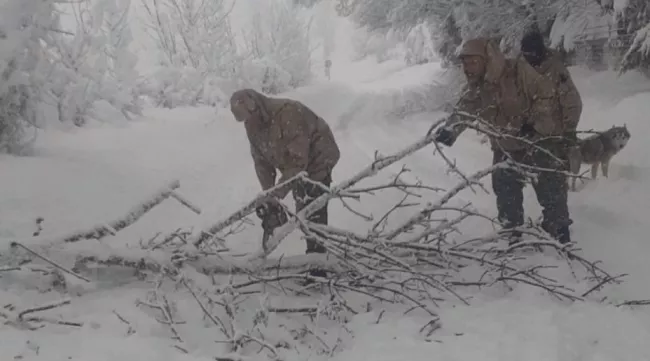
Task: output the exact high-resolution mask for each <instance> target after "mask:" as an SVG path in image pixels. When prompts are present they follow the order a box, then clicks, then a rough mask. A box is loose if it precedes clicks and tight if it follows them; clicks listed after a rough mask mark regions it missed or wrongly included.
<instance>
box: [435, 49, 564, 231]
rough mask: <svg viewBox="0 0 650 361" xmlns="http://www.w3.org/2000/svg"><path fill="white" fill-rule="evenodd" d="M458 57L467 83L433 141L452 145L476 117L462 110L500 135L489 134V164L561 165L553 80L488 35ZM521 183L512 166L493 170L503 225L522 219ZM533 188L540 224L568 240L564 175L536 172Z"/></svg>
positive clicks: (559, 123)
mask: <svg viewBox="0 0 650 361" xmlns="http://www.w3.org/2000/svg"><path fill="white" fill-rule="evenodd" d="M459 57H460V59H461V62H462V66H463V70H464V72H465V75H466V78H467V85H466V87H465V91H464V93H463V95H462V96H461V98H460V99H459V101H458V103H457V105H456V109H455V112H454V113H452V114H451V116H450V118H449V119H448V121H447V122H446V124H445V125H444V126H442V127H440V128H438V129H437V131H436V141H437V142H439V143H442V144H445V145H447V146H452V145H453V143H454V142H455V141H456V139H457V137H458V136H459V135H460V134H461V133H462V132H463V131H464V130H465V129H466V128H467V124H468V122H470V121H472V120H473V119H475V118H473V117H467V116H463V115H462V113H460V114H459V112H464V113H468V114H470V115H472V116H475V117H479V118H480V119H483V120H484V121H486V122H488V123H489V124H490V125H491V126H492V127H493V128H494V129H495V130H496V131H498V133H500V134H501V135H500V136H490V144H491V148H492V151H493V162H494V163H498V162H501V161H503V160H506V159H511V160H513V161H516V162H519V163H522V164H527V165H530V166H535V167H537V168H545V169H553V170H559V169H564V162H563V159H564V157H563V156H562V154H561V153H562V151H563V147H561V146H559V145H558V144H557V143H558V141H557V139H556V138H553V137H557V136H561V135H562V134H563V131H564V125H563V122H562V121H561V120H560V119H559V118H557V117H555V115H554V112H555V106H554V89H553V85H552V84H551V83H550V82H549V81H548V80H547V79H545V78H544V77H543V76H541V75H540V74H538V73H537V72H536V71H535V69H533V68H532V67H531V66H530V65H529V64H528V63H527V62H526V61H524V60H523V59H506V58H505V56H504V54H503V53H502V52H501V51H500V50H499V47H498V45H497V44H496V43H495V42H494V41H493V40H492V39H489V38H476V39H472V40H468V41H466V42H465V43H464V44H463V46H462V48H461V51H460V54H459ZM531 142H532V143H534V144H531ZM549 153H550V154H549ZM524 185H525V183H524V177H523V176H522V175H521V174H520V173H519V172H518V171H516V170H514V169H498V170H496V171H495V172H494V173H493V174H492V187H493V190H494V193H495V195H496V201H497V210H498V217H499V221H500V222H501V223H502V224H503V225H504V228H513V227H518V226H521V225H523V223H524V208H523V188H524ZM533 187H534V188H535V193H536V194H537V200H538V201H539V203H540V205H541V206H542V209H543V211H542V213H543V218H544V219H543V222H542V227H543V228H544V229H545V230H546V231H547V232H548V233H549V234H551V235H552V236H553V237H555V238H557V239H558V241H560V242H561V243H567V242H570V234H569V210H568V207H567V199H566V198H567V192H566V187H567V185H566V182H565V178H564V175H563V174H562V173H558V172H555V171H539V172H538V174H537V181H536V182H533ZM520 236H521V233H520V232H516V231H513V232H512V239H511V240H512V241H513V242H516V241H518V240H519V239H520Z"/></svg>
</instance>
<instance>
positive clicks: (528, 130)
mask: <svg viewBox="0 0 650 361" xmlns="http://www.w3.org/2000/svg"><path fill="white" fill-rule="evenodd" d="M535 134H537V131H536V130H535V127H533V125H532V124H528V123H524V125H522V126H521V129H519V134H517V136H518V137H521V138H532V137H534V136H535Z"/></svg>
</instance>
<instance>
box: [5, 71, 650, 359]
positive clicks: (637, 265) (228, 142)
mask: <svg viewBox="0 0 650 361" xmlns="http://www.w3.org/2000/svg"><path fill="white" fill-rule="evenodd" d="M422 72H427V74H430V72H435V69H431V68H429V69H422V68H420V69H415V70H413V69H410V70H407V71H405V72H402V73H396V74H392V77H393V78H394V79H402V80H403V79H405V78H410V79H422V78H425V76H423V75H422V74H423V73H422ZM418 74H419V75H420V76H418ZM385 75H386V74H385V73H382V76H377V78H378V79H379V80H377V82H373V80H372V79H373V77H371V76H369V75H366V78H365V80H364V81H363V82H362V83H361V84H362V85H359V86H354V84H352V82H343V81H336V82H332V83H325V84H316V85H314V86H312V87H309V88H307V89H301V90H300V91H297V92H295V94H293V96H295V97H296V98H298V99H300V100H303V101H304V102H305V103H307V104H308V105H310V106H312V107H313V108H314V109H315V110H316V111H317V112H319V113H320V114H322V115H323V116H324V117H325V118H327V119H328V120H329V121H330V123H331V124H332V126H333V128H334V129H335V130H336V133H337V137H338V139H339V140H340V143H341V144H340V145H341V148H342V153H343V156H344V158H343V159H342V161H341V163H340V165H339V166H338V167H337V169H336V171H335V174H334V177H335V178H336V179H335V181H340V180H342V179H344V178H345V177H346V176H347V175H350V174H352V173H354V172H355V171H356V170H357V169H358V168H360V167H361V166H365V165H366V164H367V163H368V162H369V161H371V160H372V157H373V154H374V152H375V151H376V150H378V151H380V152H382V153H388V152H392V151H395V150H397V149H399V148H401V147H403V146H404V145H406V144H408V143H410V142H412V141H414V140H415V139H417V138H418V137H419V136H421V134H423V132H424V131H425V130H426V129H427V128H428V126H429V124H430V123H431V122H432V121H434V120H436V119H437V118H438V117H439V116H440V114H422V115H418V116H414V117H411V118H408V119H404V120H403V121H401V122H394V121H390V122H389V121H385V120H383V119H382V118H381V117H380V116H379V115H377V114H373V113H372V111H370V112H368V109H365V110H361V111H359V112H357V113H355V112H350V107H352V106H353V105H354V101H355V99H357V98H358V97H360V96H362V95H363V94H365V93H366V92H367V91H368V90H369V89H379V88H382V89H390V83H389V82H388V81H387V80H386V79H387V77H386V76H385ZM589 79H591V80H590V81H596V80H598V79H597V77H594V78H593V79H592V78H589ZM606 81H607V82H611V80H606ZM580 84H585V82H583V83H580ZM592 85H593V84H590V86H592ZM400 86H401V85H400V84H398V85H395V88H399V87H400ZM586 93H587V98H586V110H585V116H584V118H583V123H582V127H583V128H590V127H592V126H593V127H594V128H596V129H598V128H603V127H609V126H611V124H612V122H613V121H616V122H625V123H627V125H628V127H630V129H631V130H632V133H633V138H632V141H631V142H630V144H629V147H628V148H627V149H625V150H624V151H623V152H622V153H621V154H620V155H619V156H617V157H616V158H614V160H613V164H612V166H611V176H610V178H609V179H602V178H601V179H598V180H596V181H595V182H589V183H588V184H587V185H586V186H585V187H584V189H582V190H581V191H580V192H577V193H574V194H571V200H570V207H571V211H572V216H573V218H574V220H575V225H574V228H573V229H574V237H575V239H576V241H577V242H578V243H579V244H580V245H581V246H582V247H583V248H584V251H585V253H586V254H587V255H588V256H589V257H590V258H592V259H602V260H603V262H604V264H605V266H606V267H607V268H608V269H610V270H612V271H613V272H614V273H629V274H630V276H629V280H628V282H626V283H625V284H623V285H621V286H619V287H617V288H612V289H610V291H609V292H607V294H608V295H609V296H610V298H612V299H620V300H623V299H643V298H650V291H648V289H647V280H646V277H647V275H648V274H650V262H647V257H648V256H650V242H648V241H647V239H648V238H647V235H648V234H650V223H649V222H647V209H648V204H650V202H649V201H650V199H649V198H650V160H649V159H648V157H647V153H646V147H645V143H644V142H643V140H642V135H643V134H647V132H649V131H650V124H648V122H647V121H646V119H645V116H644V115H645V114H648V113H650V102H649V101H648V100H650V95H648V94H638V95H635V96H631V97H629V98H626V99H625V100H623V101H622V102H620V103H618V104H615V105H611V104H606V103H603V100H602V99H601V97H602V95H600V94H589V92H586ZM343 114H346V116H347V117H352V118H353V119H354V120H353V121H351V122H349V123H348V124H347V126H346V127H340V126H339V122H340V121H341V117H342V115H343ZM431 151H432V149H427V150H424V151H422V152H420V153H418V154H416V155H414V156H413V157H410V158H408V159H407V160H406V162H405V163H406V164H407V166H408V167H409V168H410V169H411V170H412V176H413V177H419V178H421V179H423V180H425V182H427V183H428V184H432V185H437V186H443V187H444V186H449V185H451V184H453V183H454V182H455V178H454V176H453V175H450V174H447V173H446V170H445V168H444V164H443V162H442V160H441V159H440V158H439V157H434V156H433V155H432V154H431ZM447 153H448V155H449V156H451V157H452V158H456V159H457V160H458V162H459V164H460V166H461V168H462V169H463V170H464V171H467V172H471V171H473V170H476V169H479V168H482V167H484V166H486V165H487V164H488V163H489V162H490V158H491V156H490V153H489V151H487V146H486V145H481V144H479V143H478V142H477V137H476V136H475V135H474V134H473V133H472V132H467V133H466V134H465V135H464V136H463V138H461V139H460V140H459V142H458V143H457V145H456V146H455V147H454V148H453V149H450V150H448V152H447ZM0 173H1V174H3V183H4V184H5V186H3V187H0V202H1V203H0V249H5V247H6V246H7V244H8V243H9V242H10V241H13V240H16V239H19V240H24V241H25V242H26V243H29V242H34V243H37V242H41V241H42V240H43V239H49V238H51V237H54V236H56V235H60V234H64V233H68V232H70V231H73V230H76V229H78V228H85V227H89V226H92V225H94V224H96V223H99V222H103V221H106V220H109V219H112V218H114V217H116V216H119V215H121V214H122V213H123V212H124V211H125V210H127V209H129V208H130V207H131V206H132V205H133V204H134V203H136V202H137V201H139V200H140V199H143V198H144V197H146V196H147V195H148V194H149V193H152V192H154V191H155V190H156V189H157V188H159V187H161V186H164V185H165V184H166V183H168V182H169V181H170V180H172V179H179V180H180V181H181V189H180V193H181V194H183V195H184V196H186V197H187V198H188V199H190V200H191V201H193V202H194V203H196V204H198V205H199V206H201V207H202V208H203V211H204V213H203V214H202V215H201V216H196V215H195V214H193V213H191V212H189V211H188V210H187V209H185V208H183V207H181V206H179V205H178V204H176V203H174V202H166V203H165V204H164V205H163V206H161V207H160V208H157V209H156V210H154V211H152V212H151V213H150V214H149V215H147V216H146V217H144V218H143V220H142V221H140V222H138V223H137V224H136V225H134V226H133V227H131V228H128V229H127V230H125V231H123V232H121V233H120V237H119V238H108V239H107V240H106V242H111V244H115V245H117V246H120V245H123V246H126V245H131V246H134V245H137V242H138V239H140V238H148V237H150V236H151V235H152V233H153V232H154V231H171V230H173V229H176V228H178V227H190V226H197V225H203V224H206V223H210V222H211V221H214V219H216V218H218V217H221V216H223V215H225V214H227V213H228V212H230V211H231V210H233V209H235V208H236V207H237V206H239V205H241V204H242V203H243V202H245V200H246V199H249V198H250V197H252V196H253V195H254V194H255V193H256V192H257V191H258V186H257V182H256V179H255V176H254V172H253V168H252V165H251V161H250V158H249V154H248V146H247V143H246V138H245V134H244V131H243V128H242V127H241V124H237V123H236V122H234V120H233V119H232V117H231V115H230V114H229V113H228V111H227V110H225V111H222V112H220V113H216V112H215V110H214V109H210V108H202V109H175V110H172V111H165V110H150V111H149V112H148V113H147V117H146V119H143V120H142V121H140V122H136V123H133V124H129V125H127V126H124V127H109V126H107V127H101V128H95V129H82V130H78V131H76V132H75V133H73V134H64V133H57V132H51V133H47V134H43V135H42V136H41V137H40V138H39V141H38V147H37V150H36V154H35V155H34V156H30V157H12V156H2V157H0ZM487 185H488V186H489V183H488V184H487ZM467 196H468V197H469V196H470V194H468V195H467ZM471 196H472V197H473V198H472V200H473V201H474V203H475V205H477V206H478V207H480V208H482V209H483V210H485V211H486V212H491V213H492V214H493V212H494V209H493V199H492V196H491V195H483V194H478V195H476V196H473V195H471ZM336 207H340V205H338V204H334V205H333V208H334V210H335V211H333V212H332V214H333V217H332V223H336V224H339V225H341V226H343V227H350V228H352V227H354V226H355V225H357V223H358V220H356V219H351V218H350V217H349V216H347V214H346V213H344V212H336ZM365 207H366V208H367V209H372V208H373V207H374V203H372V202H370V203H369V204H366V206H365ZM526 207H527V210H528V211H529V215H531V216H537V214H538V212H539V209H538V207H537V204H536V202H535V198H534V195H533V194H532V190H530V189H527V204H526ZM39 216H40V217H44V219H45V222H44V231H43V234H42V236H41V237H39V238H33V237H31V234H32V232H33V231H34V228H35V224H34V220H35V219H36V217H39ZM357 226H358V225H357ZM258 237H259V234H258V231H256V230H253V231H250V232H244V233H242V234H239V235H237V236H236V237H234V238H233V240H232V242H233V243H234V244H237V245H238V247H241V248H242V249H250V248H254V247H257V246H258ZM117 242H120V243H119V244H117ZM303 247H304V246H303V245H302V244H301V242H299V241H298V240H297V236H296V235H292V237H290V239H289V240H287V241H286V242H285V243H284V244H283V246H282V247H281V249H280V251H281V252H286V253H301V252H302V250H303ZM130 287H138V286H137V285H132V286H130ZM1 294H2V295H3V296H2V297H6V299H7V300H9V301H11V300H12V299H14V298H16V299H17V298H18V297H21V298H22V299H25V298H24V297H26V294H23V295H18V294H16V295H12V294H10V293H7V292H3V293H1ZM132 300H133V295H132V294H131V293H130V289H129V288H122V289H120V290H119V291H110V293H109V294H107V293H105V292H98V293H94V294H91V295H89V296H85V302H84V303H83V304H84V305H85V306H83V307H82V308H81V309H77V310H76V311H75V312H77V313H79V314H84V318H85V319H87V320H91V321H94V322H96V323H97V324H101V325H102V327H103V328H102V329H101V330H98V331H97V330H95V331H93V332H90V333H84V336H83V337H84V338H83V340H87V342H88V343H89V344H92V343H93V342H94V343H98V342H106V343H105V344H104V343H102V345H104V346H102V347H103V352H104V354H105V356H103V357H104V358H97V360H100V359H101V360H117V359H120V360H132V359H133V360H135V359H158V358H161V357H162V358H161V359H168V360H172V359H173V360H183V359H185V360H190V358H183V357H182V356H178V358H172V357H175V356H170V355H169V354H165V353H164V351H160V350H161V349H163V348H162V347H159V346H158V345H162V343H161V341H160V339H159V336H160V335H159V331H156V329H159V328H156V327H158V326H156V325H154V322H155V321H152V319H151V318H148V317H146V315H144V314H138V313H137V312H135V311H134V310H133V309H132V308H129V307H127V306H126V305H128V302H132ZM522 300H524V301H526V302H521V301H522ZM113 308H116V309H119V311H120V313H127V315H128V316H129V317H130V318H131V319H132V320H136V321H134V322H136V323H138V326H139V327H140V330H144V331H140V332H139V334H138V335H139V336H138V338H135V339H132V340H131V341H123V340H122V336H121V331H120V332H117V331H113V329H112V327H115V329H118V328H120V327H121V326H120V322H119V321H118V320H116V319H115V318H114V315H112V314H111V310H112V309H113ZM129 312H130V313H129ZM446 312H447V313H445V317H446V318H445V325H446V327H445V329H444V330H443V331H441V333H440V341H441V342H442V343H425V342H420V341H417V337H416V336H415V335H414V332H415V331H414V329H415V328H416V327H415V326H414V325H413V324H411V322H412V320H411V319H409V318H403V319H399V318H393V319H390V318H389V319H387V320H386V321H385V322H383V323H382V324H379V325H374V326H368V323H370V321H369V320H366V319H364V318H363V317H361V318H359V319H357V320H355V322H354V323H353V325H352V326H353V327H354V328H358V329H359V331H360V332H359V333H358V337H357V339H356V340H355V344H354V345H355V347H354V348H352V349H350V350H348V351H345V352H343V353H342V354H341V355H340V356H339V358H338V359H340V360H344V361H347V360H363V359H373V360H374V361H378V360H396V359H398V358H401V357H402V356H403V352H404V350H405V349H411V350H413V351H412V353H413V356H412V357H410V359H411V360H430V359H431V358H430V357H431V356H430V355H431V354H437V355H440V358H438V359H439V360H466V359H475V358H476V356H475V354H474V353H475V352H477V350H480V351H478V352H480V353H479V354H480V355H481V359H483V360H499V361H510V360H530V361H536V360H573V359H577V358H575V357H578V356H574V355H580V356H579V357H582V358H581V359H585V360H586V359H589V360H610V359H616V358H617V357H619V359H620V355H621V353H620V352H621V350H627V351H626V352H628V356H629V357H631V358H630V359H644V358H647V357H650V356H649V355H648V352H650V351H648V348H647V347H646V346H645V343H644V342H643V341H642V340H643V339H644V337H650V327H647V320H648V319H644V318H643V317H638V316H636V315H635V314H632V313H629V312H623V311H622V310H617V309H612V308H604V307H601V306H597V305H582V306H572V307H560V306H558V305H555V304H552V303H551V302H543V301H541V300H539V299H537V298H533V297H530V296H529V295H526V294H520V295H513V297H512V298H509V299H503V300H496V301H495V300H488V299H486V302H485V303H480V302H477V304H476V305H475V306H473V307H471V308H469V309H468V308H463V309H458V310H453V309H452V310H448V311H446ZM125 316H126V315H125ZM368 317H370V316H368ZM470 320H471V322H470ZM644 320H645V321H644ZM122 326H123V325H122ZM362 328H363V330H362ZM608 328H610V329H611V328H614V329H617V330H624V329H628V330H629V331H630V334H623V333H619V334H612V333H610V332H609V331H606V330H607V329H608ZM461 333H462V334H463V335H464V337H459V336H458V335H457V334H461ZM522 333H524V334H526V335H527V336H528V338H527V339H528V341H525V340H523V339H522V338H521V334H522ZM4 334H5V332H0V335H4ZM6 334H7V336H6V338H5V337H4V336H2V337H0V340H2V339H3V338H4V339H5V341H0V349H3V350H4V349H5V348H6V349H7V350H10V351H12V352H14V353H8V354H11V355H14V354H17V353H20V352H26V351H24V350H23V349H24V348H25V346H24V342H25V340H29V339H30V337H28V336H26V335H25V334H18V333H15V332H12V331H10V330H7V332H6ZM64 335H65V334H62V335H58V336H56V337H54V338H51V339H48V340H46V341H44V343H41V344H40V346H41V347H47V346H48V345H52V346H53V345H55V344H59V343H60V344H63V345H67V346H65V347H68V348H73V347H74V345H75V340H76V339H75V338H70V337H65V336H64ZM495 335H497V336H495ZM567 335H570V336H567ZM496 337H498V339H497V338H496ZM566 337H570V340H569V341H567V339H566ZM101 340H103V341H101ZM133 340H136V341H137V343H142V344H145V345H148V346H147V349H146V350H138V347H139V346H137V345H136V341H133ZM112 342H115V344H114V345H118V344H119V345H120V347H119V351H118V350H113V351H111V347H110V346H108V345H109V344H111V343H112ZM129 342H130V343H129ZM468 342H469V344H470V345H471V347H469V348H468V346H467V345H468ZM378 345H382V346H381V347H379V346H378ZM595 345H597V346H595ZM65 347H64V349H63V350H62V351H61V353H60V355H61V356H60V357H61V359H64V358H65V357H64V355H77V357H79V358H78V359H84V360H88V359H87V358H84V357H87V355H90V354H95V352H93V349H94V348H93V347H89V348H86V349H78V350H76V351H71V349H67V350H66V349H65ZM644 347H645V348H644ZM8 352H9V351H8ZM595 352H599V354H598V355H596V354H595ZM608 352H609V354H608ZM136 354H137V355H138V356H137V357H136V356H135V355H136ZM163 355H164V357H163ZM598 357H601V358H598ZM25 360H28V358H25ZM53 360H54V359H53ZM56 360H58V358H57V359H56ZM192 360H195V358H192ZM89 361H90V360H89ZM92 361H94V359H93V360H92Z"/></svg>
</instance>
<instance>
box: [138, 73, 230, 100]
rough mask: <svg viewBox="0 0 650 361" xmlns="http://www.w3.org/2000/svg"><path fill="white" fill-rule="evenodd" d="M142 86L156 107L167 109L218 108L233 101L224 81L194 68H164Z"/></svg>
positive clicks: (151, 75) (150, 76)
mask: <svg viewBox="0 0 650 361" xmlns="http://www.w3.org/2000/svg"><path fill="white" fill-rule="evenodd" d="M148 75H149V76H147V79H146V81H145V82H143V83H142V84H141V86H142V91H143V93H145V94H147V95H148V96H149V98H150V100H151V101H152V103H153V104H152V105H153V106H156V107H163V108H169V109H171V108H175V107H180V106H198V105H217V104H223V103H224V102H225V101H227V99H228V98H229V94H230V93H228V94H226V93H224V90H223V89H224V88H227V87H226V86H224V85H227V83H226V82H224V79H223V78H221V77H218V76H215V75H212V74H209V73H207V74H206V73H204V72H201V71H199V70H197V69H195V68H193V67H191V66H185V67H170V66H165V67H160V68H159V69H156V70H155V71H153V72H152V73H151V74H148Z"/></svg>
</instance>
